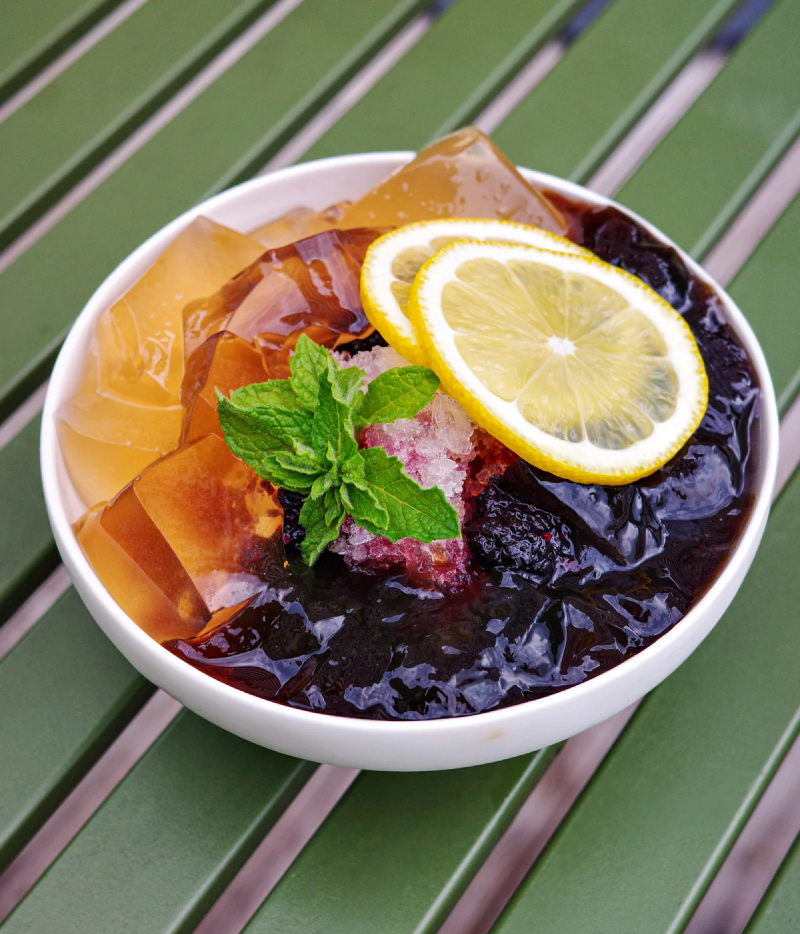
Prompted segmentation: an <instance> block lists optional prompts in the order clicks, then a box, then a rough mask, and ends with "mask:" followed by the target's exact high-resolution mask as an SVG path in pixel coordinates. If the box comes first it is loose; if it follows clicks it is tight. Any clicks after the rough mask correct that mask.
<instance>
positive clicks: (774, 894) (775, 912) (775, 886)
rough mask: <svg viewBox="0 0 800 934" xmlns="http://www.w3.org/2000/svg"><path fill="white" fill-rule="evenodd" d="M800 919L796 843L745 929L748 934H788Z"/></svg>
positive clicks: (799, 845)
mask: <svg viewBox="0 0 800 934" xmlns="http://www.w3.org/2000/svg"><path fill="white" fill-rule="evenodd" d="M798 918H800V843H796V844H795V845H794V847H793V849H792V852H791V853H790V854H789V857H788V858H787V859H786V862H785V863H784V864H783V866H782V867H781V871H780V872H779V873H778V875H777V876H776V877H775V879H774V880H773V883H772V885H771V887H770V889H769V891H768V892H767V895H766V897H765V898H764V901H763V902H762V903H761V905H760V906H759V908H758V911H757V912H756V913H755V915H754V916H753V920H752V921H751V922H750V924H749V925H748V926H747V928H746V932H747V934H788V932H791V931H796V930H797V919H798Z"/></svg>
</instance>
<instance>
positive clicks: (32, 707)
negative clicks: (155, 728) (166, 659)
mask: <svg viewBox="0 0 800 934" xmlns="http://www.w3.org/2000/svg"><path fill="white" fill-rule="evenodd" d="M152 690H153V687H152V685H150V684H148V683H147V682H146V681H145V679H144V678H142V676H141V675H140V674H139V673H138V672H137V671H135V670H134V669H133V668H132V667H131V666H130V665H129V664H128V662H127V661H125V659H124V658H123V656H122V655H120V653H119V652H118V651H117V650H116V649H115V648H114V646H113V645H112V644H111V643H110V642H109V641H108V640H107V639H106V637H105V636H104V635H103V634H102V633H101V632H100V630H99V629H98V627H97V624H96V623H95V622H94V620H93V619H92V618H91V617H90V616H89V612H88V610H87V609H86V607H85V606H84V605H83V603H82V601H81V599H80V597H79V596H78V595H77V593H76V592H75V591H74V590H69V591H68V592H67V593H66V594H65V595H64V596H63V597H62V598H61V599H60V600H59V601H58V602H57V603H56V604H55V605H54V606H53V607H52V609H51V610H50V611H49V612H48V613H47V614H45V616H44V617H43V618H42V619H41V620H40V621H39V623H38V624H37V625H36V626H35V627H34V628H33V629H32V630H31V631H30V632H29V633H28V634H27V635H26V636H25V637H24V638H23V639H22V641H21V642H19V643H18V644H17V645H16V646H15V647H14V649H12V651H11V652H9V654H8V655H7V656H6V657H5V658H4V659H3V660H2V661H0V710H2V711H3V715H2V717H0V749H2V750H3V753H2V760H3V767H2V769H0V871H2V870H3V869H4V868H5V867H6V866H7V865H8V863H9V862H10V861H11V860H12V859H13V858H14V856H15V855H16V854H17V852H18V851H19V849H20V848H21V847H22V846H23V845H24V844H25V843H26V842H27V841H28V840H29V839H30V837H31V836H32V835H33V834H34V833H35V832H36V831H37V830H38V829H39V827H40V826H41V825H42V823H43V822H44V821H45V820H46V819H47V818H48V817H49V816H50V814H51V812H52V811H53V809H54V808H55V807H56V806H57V805H58V803H59V802H60V801H61V799H62V798H63V797H64V796H65V795H66V794H67V793H68V792H69V791H71V790H72V788H73V787H74V786H75V784H77V782H78V781H79V780H80V778H81V777H82V776H83V774H84V773H85V772H86V770H87V768H88V767H89V766H91V764H92V763H93V762H94V761H95V760H96V758H97V756H98V755H99V754H100V753H101V752H102V751H103V750H104V749H105V747H106V746H107V745H108V743H109V742H110V741H111V740H112V739H113V738H114V737H115V736H116V735H117V734H118V733H119V732H120V730H121V729H122V727H123V726H125V724H126V723H127V722H128V720H129V719H130V716H131V715H132V714H133V713H134V712H135V711H136V710H137V709H138V708H139V706H140V705H141V704H142V703H143V702H144V701H145V700H146V699H147V697H148V696H149V694H150V693H151V692H152Z"/></svg>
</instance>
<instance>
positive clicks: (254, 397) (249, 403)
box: [231, 379, 303, 410]
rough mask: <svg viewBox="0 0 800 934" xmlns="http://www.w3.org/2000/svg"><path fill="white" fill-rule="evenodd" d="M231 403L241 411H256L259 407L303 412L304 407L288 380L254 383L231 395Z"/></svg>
mask: <svg viewBox="0 0 800 934" xmlns="http://www.w3.org/2000/svg"><path fill="white" fill-rule="evenodd" d="M231 402H232V403H233V404H234V405H235V406H236V407H237V408H239V409H254V408H258V407H259V406H266V407H267V408H281V409H290V410H301V409H303V405H302V404H301V402H300V400H299V399H298V398H297V393H296V392H295V391H294V389H292V386H291V384H290V383H289V380H288V379H271V380H269V382H266V383H252V384H251V385H250V386H242V388H241V389H237V390H236V391H235V392H233V393H231Z"/></svg>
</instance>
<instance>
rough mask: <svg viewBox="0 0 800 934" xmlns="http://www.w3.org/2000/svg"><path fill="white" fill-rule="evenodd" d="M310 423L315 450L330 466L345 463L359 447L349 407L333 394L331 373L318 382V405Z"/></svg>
mask: <svg viewBox="0 0 800 934" xmlns="http://www.w3.org/2000/svg"><path fill="white" fill-rule="evenodd" d="M316 406H317V407H316V410H315V412H314V417H313V421H312V423H311V441H312V444H313V447H314V450H315V451H317V452H318V453H319V454H320V455H322V454H323V453H324V456H325V457H326V458H327V460H328V462H329V463H330V465H331V466H334V465H338V464H341V463H344V462H345V461H346V460H348V459H349V458H351V457H352V456H353V455H354V454H355V453H356V451H357V450H358V443H357V441H356V439H355V437H354V435H353V421H352V419H351V417H350V406H349V405H347V404H346V403H344V402H340V401H339V400H338V399H336V398H335V397H334V390H333V385H332V382H331V378H330V374H328V373H325V374H324V375H323V376H322V377H321V378H320V381H319V386H318V393H317V404H316Z"/></svg>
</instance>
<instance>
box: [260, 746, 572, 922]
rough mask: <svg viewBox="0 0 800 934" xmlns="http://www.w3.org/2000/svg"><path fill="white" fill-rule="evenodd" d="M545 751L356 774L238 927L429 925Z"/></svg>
mask: <svg viewBox="0 0 800 934" xmlns="http://www.w3.org/2000/svg"><path fill="white" fill-rule="evenodd" d="M554 752H555V750H554V749H550V750H546V751H545V752H543V753H535V754H534V755H532V756H522V757H520V758H517V759H508V760H506V761H505V762H500V763H497V764H496V765H486V766H479V767H477V768H471V769H456V770H452V771H447V772H427V773H426V772H416V773H413V772H412V773H391V772H368V773H364V774H363V775H361V776H360V777H359V778H358V779H357V780H356V782H355V784H354V786H353V787H352V788H351V789H350V791H348V793H347V794H346V796H345V798H344V799H343V800H342V801H341V802H340V803H339V805H338V806H337V807H336V809H335V810H334V812H333V813H332V814H331V816H330V817H329V818H328V820H327V821H326V822H325V824H324V825H323V826H322V828H321V829H320V830H319V831H318V832H317V834H316V836H315V837H314V839H313V840H312V842H311V844H310V845H309V846H307V847H306V848H305V850H304V851H303V852H302V853H301V855H300V856H299V857H298V859H297V860H296V861H295V862H294V863H293V864H292V866H291V867H290V868H289V870H288V872H287V873H286V875H285V876H284V877H283V878H282V879H281V881H280V882H279V883H278V886H277V887H276V889H275V890H274V891H273V893H272V895H271V896H270V897H269V898H268V899H267V900H266V902H265V903H264V904H263V905H262V907H261V908H260V909H259V911H258V912H257V913H256V915H255V916H254V917H253V919H252V921H251V922H250V923H249V924H248V926H247V927H246V928H245V931H246V934H268V932H269V934H272V932H275V931H303V932H304V934H336V932H339V931H341V932H343V934H359V932H362V931H363V932H365V934H366V932H369V934H373V932H375V931H380V932H381V934H400V932H408V931H414V932H416V934H426V932H434V931H436V930H438V928H439V926H440V925H441V923H442V921H443V920H444V918H445V917H446V916H447V913H448V912H449V910H450V908H452V906H453V904H454V903H455V901H456V899H457V898H458V896H459V895H460V893H461V892H462V891H463V890H464V888H466V885H467V884H468V882H469V881H470V879H471V878H472V876H473V875H474V874H475V872H476V871H477V870H478V868H479V867H480V866H481V864H482V863H483V861H484V860H485V858H486V856H487V855H488V853H489V851H490V849H491V847H492V846H493V845H494V843H495V842H496V840H497V838H498V837H499V835H500V834H501V833H502V831H503V829H504V828H505V827H506V825H507V824H508V822H509V821H510V819H511V818H512V817H513V815H514V814H515V813H516V811H517V810H518V809H519V807H520V806H521V804H522V803H523V801H524V800H525V798H526V797H527V795H528V794H529V793H530V790H531V788H532V787H533V785H534V784H535V783H536V781H538V779H539V777H540V776H541V774H542V772H543V771H544V768H545V767H546V765H547V764H548V762H549V761H550V759H551V757H552V755H553V754H554Z"/></svg>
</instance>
